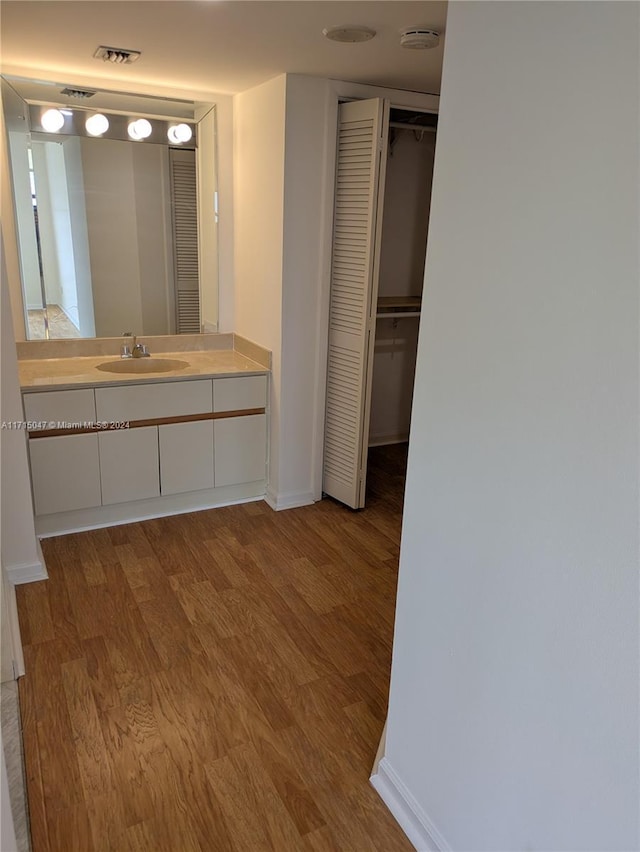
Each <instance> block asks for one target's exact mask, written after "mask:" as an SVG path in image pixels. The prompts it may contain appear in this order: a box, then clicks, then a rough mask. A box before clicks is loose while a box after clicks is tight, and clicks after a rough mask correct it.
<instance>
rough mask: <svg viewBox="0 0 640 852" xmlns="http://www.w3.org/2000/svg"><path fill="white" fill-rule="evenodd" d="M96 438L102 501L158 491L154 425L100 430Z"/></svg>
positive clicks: (123, 500)
mask: <svg viewBox="0 0 640 852" xmlns="http://www.w3.org/2000/svg"><path fill="white" fill-rule="evenodd" d="M98 441H99V447H100V471H101V480H102V502H103V504H104V505H107V504H109V503H128V502H129V501H130V500H144V499H145V498H147V497H158V496H159V495H160V475H159V465H158V427H157V426H143V427H141V428H140V429H118V430H114V431H113V432H101V433H100V434H99V435H98Z"/></svg>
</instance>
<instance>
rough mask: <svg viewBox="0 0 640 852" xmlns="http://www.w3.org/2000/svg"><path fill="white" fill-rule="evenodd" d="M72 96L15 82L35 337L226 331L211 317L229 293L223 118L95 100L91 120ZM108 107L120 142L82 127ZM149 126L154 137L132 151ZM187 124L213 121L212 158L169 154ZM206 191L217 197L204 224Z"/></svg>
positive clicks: (163, 104) (145, 103)
mask: <svg viewBox="0 0 640 852" xmlns="http://www.w3.org/2000/svg"><path fill="white" fill-rule="evenodd" d="M39 86H40V88H38V87H39ZM65 88H66V87H64V86H62V85H61V84H60V85H56V86H54V85H44V86H43V84H37V83H34V82H33V81H19V80H16V79H15V78H14V79H6V80H3V105H4V111H5V123H6V127H7V134H8V149H9V157H10V165H11V173H12V180H13V190H14V202H15V213H16V225H17V235H18V250H19V257H20V264H21V275H22V293H23V310H24V316H25V337H26V338H27V339H31V340H33V339H42V338H69V337H114V336H118V335H120V334H122V333H123V332H125V331H132V332H134V333H136V334H139V335H155V334H176V333H194V332H199V331H201V330H202V322H203V320H206V328H207V330H215V328H216V325H217V316H215V317H213V316H211V315H210V316H207V317H201V311H200V304H201V299H200V291H201V289H202V288H204V287H207V288H212V289H213V290H215V291H216V292H217V274H216V273H217V235H216V224H217V223H216V220H215V212H214V211H215V206H216V205H215V194H216V190H215V148H214V145H215V141H214V139H212V138H207V136H209V137H212V136H213V137H215V112H214V108H213V107H212V106H211V105H210V104H209V105H199V106H198V105H196V104H193V103H190V102H186V101H166V100H159V99H156V98H145V97H142V96H126V95H122V94H120V93H112V92H95V94H92V95H91V103H92V106H91V110H90V111H89V110H87V109H86V107H85V108H84V110H83V111H81V110H82V107H80V108H79V107H78V106H77V102H75V103H73V105H71V104H70V103H69V97H68V96H66V100H64V98H65V96H64V95H63V94H62V89H65ZM58 93H60V95H58V99H57V100H56V95H57V94H58ZM47 106H57V107H58V108H59V109H60V110H61V111H62V114H63V116H64V120H65V126H64V128H63V129H61V132H60V133H55V134H54V133H47V132H44V131H43V129H42V125H41V115H42V113H43V112H44V110H45V108H46V107H47ZM108 109H109V110H113V111H114V112H113V114H111V113H107V114H108V116H109V120H110V124H111V125H112V126H113V127H116V128H117V127H118V126H119V127H120V136H119V138H92V137H91V136H90V135H88V134H87V133H86V132H84V133H82V131H80V130H79V129H78V125H79V124H80V119H81V118H82V119H83V118H84V116H85V115H87V114H95V113H96V112H97V111H100V112H102V113H104V112H105V111H106V110H108ZM141 116H143V117H145V118H146V119H148V120H149V122H150V123H151V124H152V125H153V133H152V136H151V137H149V140H148V141H147V140H143V141H124V139H125V138H126V136H127V134H126V132H125V130H126V127H127V125H128V123H129V122H130V121H131V120H132V119H133V118H140V117H141ZM179 119H184V120H186V121H189V122H192V121H196V120H198V119H201V126H200V129H201V130H202V127H203V126H204V128H205V130H206V133H202V132H201V136H202V137H203V140H202V141H203V146H202V147H203V149H204V151H205V152H206V155H207V159H206V160H205V159H204V158H203V157H198V156H197V152H196V149H195V148H194V147H193V145H192V144H189V143H187V144H181V145H178V146H173V145H170V144H167V139H166V129H167V128H171V127H172V125H173V126H175V123H176V120H179ZM82 124H83V125H84V121H82ZM158 128H160V131H162V132H163V133H164V138H160V131H159V130H158ZM116 136H117V132H116ZM194 138H195V137H194ZM198 186H199V187H200V193H198ZM203 187H204V188H205V191H206V193H207V196H209V195H210V196H212V197H207V198H206V204H205V205H204V207H205V213H204V215H201V213H200V211H201V210H202V208H203V201H205V199H204V198H203V197H202V190H203ZM199 243H200V246H199ZM203 269H204V270H206V279H203V277H202V276H201V275H199V273H201V272H202V271H203ZM207 295H208V298H207V299H206V302H207V305H208V306H211V304H212V303H213V302H214V301H215V300H212V299H211V298H210V296H211V293H208V294H207ZM208 311H209V312H211V307H208Z"/></svg>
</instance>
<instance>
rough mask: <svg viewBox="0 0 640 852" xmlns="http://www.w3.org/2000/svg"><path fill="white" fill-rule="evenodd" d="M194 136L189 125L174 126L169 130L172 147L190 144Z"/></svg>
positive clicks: (168, 134) (168, 135)
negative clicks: (185, 143) (182, 143)
mask: <svg viewBox="0 0 640 852" xmlns="http://www.w3.org/2000/svg"><path fill="white" fill-rule="evenodd" d="M192 136H193V131H192V130H191V128H190V127H189V125H188V124H174V125H172V126H171V127H170V128H169V129H168V130H167V137H168V139H169V142H171V144H172V145H180V143H181V142H188V141H189V139H191V137H192Z"/></svg>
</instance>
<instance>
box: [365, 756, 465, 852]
mask: <svg viewBox="0 0 640 852" xmlns="http://www.w3.org/2000/svg"><path fill="white" fill-rule="evenodd" d="M369 780H370V781H371V784H372V785H373V787H374V788H375V790H376V791H377V793H378V795H379V796H380V798H381V799H382V801H383V802H384V803H385V805H386V806H387V807H388V808H389V810H390V811H391V813H392V814H393V816H394V817H395V819H396V821H397V822H398V825H399V826H400V828H401V829H402V830H403V831H404V833H405V834H406V835H407V837H408V838H409V840H410V841H411V843H413V845H414V846H415V848H416V849H417V850H418V852H451V847H450V846H449V844H448V843H447V841H446V840H445V839H444V837H443V836H442V835H441V834H440V832H439V831H438V829H437V828H436V827H435V825H434V824H433V822H432V821H431V820H430V819H429V817H428V816H427V815H426V813H425V812H424V811H423V809H422V808H421V806H420V805H419V804H418V802H416V800H415V799H414V797H413V796H412V795H411V793H410V792H409V790H408V789H407V788H406V787H405V785H404V783H403V782H402V781H401V780H400V778H399V777H398V775H397V774H396V772H395V770H394V769H393V767H392V766H391V764H390V763H389V761H388V760H387V758H386V757H383V758H382V760H381V761H380V762H379V763H378V771H377V772H376V773H375V775H372V776H371V778H370V779H369Z"/></svg>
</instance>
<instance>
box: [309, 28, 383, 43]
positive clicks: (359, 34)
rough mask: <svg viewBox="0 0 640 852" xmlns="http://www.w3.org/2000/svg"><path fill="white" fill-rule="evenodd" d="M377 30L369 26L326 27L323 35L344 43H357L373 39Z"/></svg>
mask: <svg viewBox="0 0 640 852" xmlns="http://www.w3.org/2000/svg"><path fill="white" fill-rule="evenodd" d="M375 34H376V31H375V30H372V29H370V28H369V27H326V28H325V29H324V30H322V35H323V36H325V37H326V38H328V39H330V40H331V41H339V42H342V43H343V44H356V43H357V42H360V41H371V39H372V38H373V37H374V36H375Z"/></svg>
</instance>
